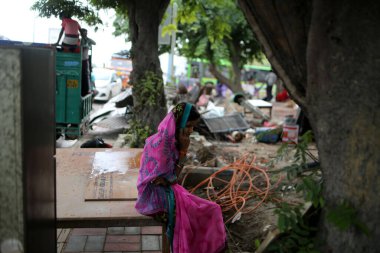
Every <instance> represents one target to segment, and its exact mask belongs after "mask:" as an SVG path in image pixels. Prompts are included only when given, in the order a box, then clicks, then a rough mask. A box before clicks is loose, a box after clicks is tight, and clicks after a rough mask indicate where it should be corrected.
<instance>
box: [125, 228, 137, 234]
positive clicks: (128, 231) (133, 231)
mask: <svg viewBox="0 0 380 253" xmlns="http://www.w3.org/2000/svg"><path fill="white" fill-rule="evenodd" d="M124 233H125V234H126V235H139V234H140V233H141V228H140V227H125V230H124Z"/></svg>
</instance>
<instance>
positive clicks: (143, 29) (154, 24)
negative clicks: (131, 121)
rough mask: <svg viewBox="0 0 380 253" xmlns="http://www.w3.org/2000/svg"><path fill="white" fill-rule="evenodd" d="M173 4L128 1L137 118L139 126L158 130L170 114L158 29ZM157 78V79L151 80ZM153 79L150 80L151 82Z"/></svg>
mask: <svg viewBox="0 0 380 253" xmlns="http://www.w3.org/2000/svg"><path fill="white" fill-rule="evenodd" d="M169 2H170V1H169V0H155V1H149V0H130V1H127V2H126V4H127V9H128V18H129V29H130V36H131V41H132V49H131V57H132V65H133V71H132V73H131V81H130V82H131V84H132V85H133V102H134V106H133V107H134V109H133V110H134V115H135V119H136V120H137V121H138V122H141V123H143V124H145V125H148V126H149V127H150V129H151V130H152V131H154V130H156V129H157V126H158V124H159V123H160V121H161V120H162V119H163V118H164V117H165V115H166V113H167V108H166V99H165V93H164V86H163V80H162V71H161V66H160V61H159V58H158V26H159V24H160V22H161V19H162V17H163V15H164V13H165V10H166V8H167V6H168V5H169ZM153 74H154V78H151V77H152V75H153ZM147 79H149V80H147Z"/></svg>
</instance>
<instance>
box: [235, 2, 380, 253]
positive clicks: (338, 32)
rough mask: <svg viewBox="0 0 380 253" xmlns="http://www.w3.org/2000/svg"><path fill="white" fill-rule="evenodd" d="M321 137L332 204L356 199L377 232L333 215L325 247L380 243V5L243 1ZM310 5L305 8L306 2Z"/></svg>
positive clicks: (325, 229)
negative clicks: (340, 225) (339, 224)
mask: <svg viewBox="0 0 380 253" xmlns="http://www.w3.org/2000/svg"><path fill="white" fill-rule="evenodd" d="M239 4H240V6H241V7H242V9H243V11H244V13H245V15H246V17H247V19H248V21H249V23H250V25H251V27H252V28H253V30H254V31H255V32H256V34H257V35H258V38H259V40H260V41H261V42H262V43H263V45H264V48H265V51H266V53H268V54H269V55H268V58H269V60H270V62H271V64H272V65H273V66H274V68H275V69H276V70H277V72H278V74H279V75H280V77H281V78H282V79H283V80H284V83H285V85H286V87H287V88H288V90H289V92H290V94H291V95H292V96H293V98H294V99H295V101H296V102H297V103H299V104H301V106H302V107H303V108H304V109H306V110H307V112H308V116H309V119H310V123H311V125H312V129H313V132H314V134H315V136H316V141H317V146H318V151H319V157H320V162H321V166H322V173H323V179H324V190H323V196H324V198H325V201H326V208H324V210H329V208H333V207H336V206H337V205H339V204H340V203H341V202H342V201H348V202H349V203H350V204H351V205H352V206H353V207H354V209H355V210H356V211H357V218H358V220H360V222H362V223H363V224H365V225H366V226H367V227H368V229H369V231H370V234H371V235H370V236H369V237H367V236H366V235H365V234H364V233H363V232H362V231H360V230H358V229H357V228H355V227H354V226H351V227H350V228H349V229H347V230H344V231H340V230H338V229H337V228H335V227H334V226H333V225H332V224H331V223H329V222H328V221H327V220H326V212H325V211H324V213H323V216H322V221H321V224H320V229H319V231H318V234H319V237H320V239H321V242H323V244H324V245H322V247H321V250H322V252H334V253H335V252H336V253H338V252H345V253H350V252H378V250H379V248H380V240H379V238H380V228H379V227H380V201H379V196H378V192H379V191H380V169H379V167H380V155H379V151H380V131H379V129H378V128H379V126H380V113H379V109H380V85H379V80H380V71H379V70H380V29H379V24H380V3H379V2H378V1H370V2H360V1H352V0H351V1H343V0H340V1H327V0H324V1H322V0H318V1H313V2H311V1H303V0H298V1H290V0H288V1H285V0H281V1H261V0H239ZM301 7H302V8H301Z"/></svg>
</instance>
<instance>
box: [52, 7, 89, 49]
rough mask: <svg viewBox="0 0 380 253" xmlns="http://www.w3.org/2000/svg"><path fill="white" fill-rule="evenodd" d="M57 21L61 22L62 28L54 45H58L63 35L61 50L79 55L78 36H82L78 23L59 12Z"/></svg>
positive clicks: (69, 16)
mask: <svg viewBox="0 0 380 253" xmlns="http://www.w3.org/2000/svg"><path fill="white" fill-rule="evenodd" d="M59 19H61V20H62V24H61V26H62V28H61V31H60V33H59V36H58V41H57V43H55V45H59V42H60V40H61V38H62V35H63V34H65V36H64V38H63V41H62V48H63V51H64V52H73V53H80V39H79V34H81V36H82V37H83V35H82V32H81V27H80V25H79V23H78V22H77V21H76V20H74V19H71V15H69V14H67V13H65V12H61V13H60V14H59Z"/></svg>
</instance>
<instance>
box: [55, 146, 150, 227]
mask: <svg viewBox="0 0 380 253" xmlns="http://www.w3.org/2000/svg"><path fill="white" fill-rule="evenodd" d="M97 152H110V153H113V152H124V153H125V154H124V155H123V156H124V157H129V158H132V157H133V158H134V159H135V160H139V159H140V155H141V152H142V149H125V148H124V149H112V150H109V149H96V148H93V149H92V148H89V149H64V148H58V149H57V153H56V154H57V155H56V160H57V226H58V227H61V228H62V227H65V228H69V227H101V226H103V227H108V226H111V225H112V226H119V225H120V226H122V225H125V226H128V225H131V224H133V225H139V224H140V223H141V224H146V223H149V224H150V223H152V224H153V223H154V220H153V219H152V218H151V217H147V216H144V215H141V214H139V213H138V212H137V211H136V209H135V207H134V206H135V201H134V200H123V201H106V200H105V201H85V191H86V186H87V181H88V179H89V177H90V175H91V174H92V168H93V163H94V158H95V153H97ZM126 160H127V161H128V158H127V159H126ZM131 163H132V162H131ZM132 164H133V163H132ZM135 166H137V164H136V165H135Z"/></svg>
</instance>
